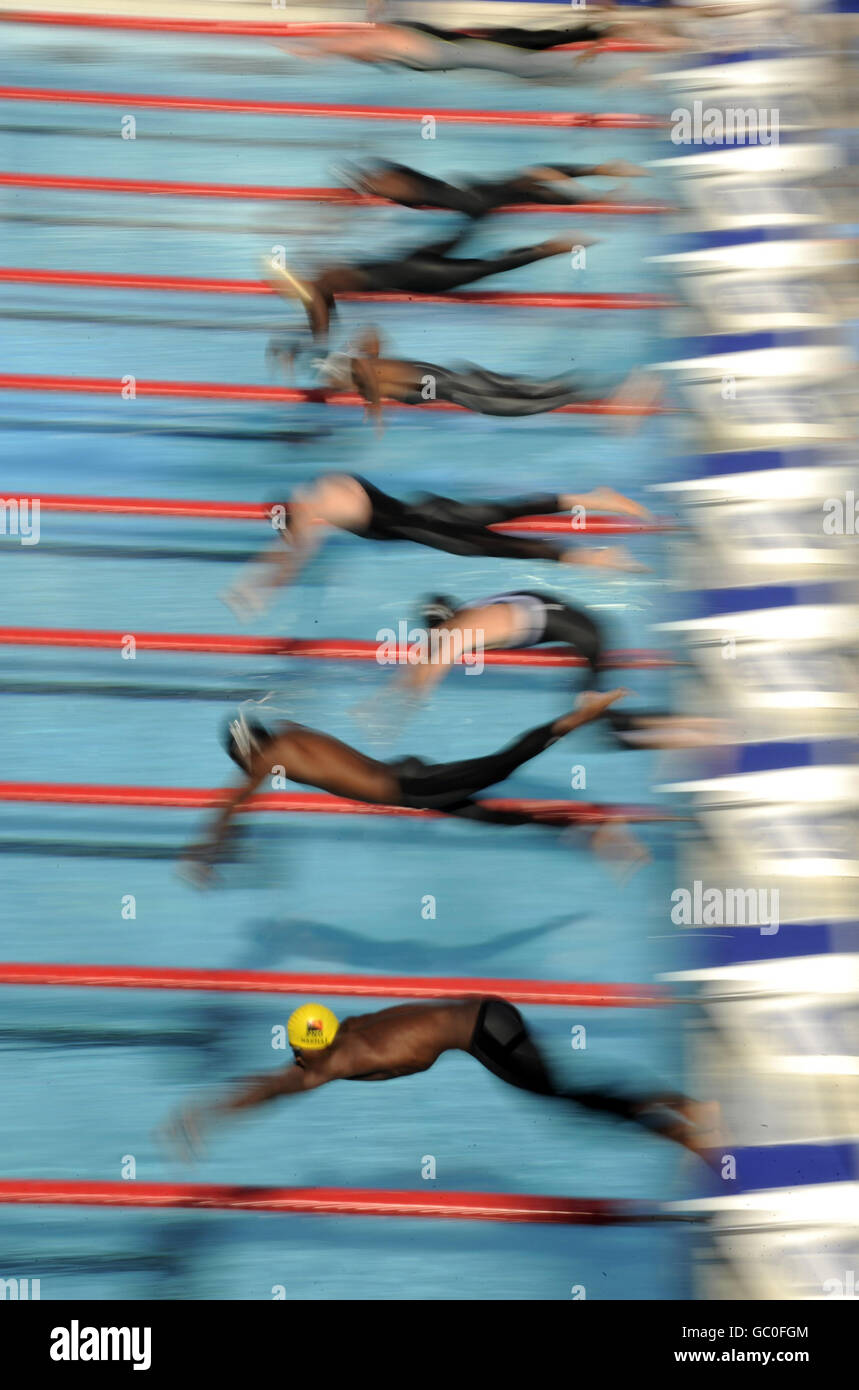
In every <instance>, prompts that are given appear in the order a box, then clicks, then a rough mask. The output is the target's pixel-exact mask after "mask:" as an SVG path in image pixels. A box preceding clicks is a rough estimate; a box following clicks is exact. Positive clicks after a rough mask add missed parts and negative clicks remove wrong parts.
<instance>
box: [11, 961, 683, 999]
mask: <svg viewBox="0 0 859 1390" xmlns="http://www.w3.org/2000/svg"><path fill="white" fill-rule="evenodd" d="M0 985H38V986H62V987H70V988H76V989H165V990H199V991H201V992H205V993H218V994H233V993H235V994H296V995H299V994H302V995H309V996H313V995H316V994H323V995H338V996H340V995H344V996H348V997H350V998H352V997H354V998H358V999H360V998H367V999H370V998H372V999H471V998H474V997H476V996H480V995H487V994H491V995H498V996H501V997H503V998H505V999H510V1000H511V1001H512V1002H513V1003H516V1004H547V1005H565V1006H567V1005H582V1006H586V1007H588V1008H595V1009H621V1008H657V1007H661V1006H663V1005H666V1004H670V1003H671V995H670V994H669V993H668V992H667V991H666V990H661V989H659V988H658V987H657V986H654V985H640V984H620V983H616V982H615V981H611V982H610V983H606V984H598V983H597V984H595V983H592V982H581V981H561V980H508V979H485V978H482V977H474V978H472V977H470V976H465V977H459V976H455V977H450V978H447V977H441V978H433V977H420V978H418V977H414V976H411V975H345V974H337V975H322V974H306V973H301V974H296V973H295V972H293V971H291V972H289V973H288V974H283V973H280V972H275V971H260V970H201V969H179V968H174V967H172V966H151V965H148V966H144V965H64V964H59V963H57V964H54V963H51V964H45V963H44V962H42V961H36V962H23V961H22V962H19V961H4V962H0Z"/></svg>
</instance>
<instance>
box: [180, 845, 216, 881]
mask: <svg viewBox="0 0 859 1390" xmlns="http://www.w3.org/2000/svg"><path fill="white" fill-rule="evenodd" d="M213 853H214V852H213V849H212V846H211V845H210V844H209V843H208V842H204V843H202V844H199V845H191V847H190V849H187V850H186V851H185V853H184V854H183V855H182V858H181V859H180V860H179V863H178V866H177V868H176V872H177V874H178V875H179V877H180V878H183V879H184V880H185V882H186V883H190V884H191V886H192V888H211V887H212V885H213V884H214V883H215V881H216V874H215V865H214V862H213Z"/></svg>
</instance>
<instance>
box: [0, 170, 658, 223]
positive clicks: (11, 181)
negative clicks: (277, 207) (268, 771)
mask: <svg viewBox="0 0 859 1390" xmlns="http://www.w3.org/2000/svg"><path fill="white" fill-rule="evenodd" d="M0 186H6V187H8V188H51V189H57V190H60V191H62V192H75V193H124V194H125V193H139V194H143V195H145V196H152V195H157V196H158V197H170V198H250V199H253V200H255V201H260V200H269V201H276V202H284V203H334V204H336V205H337V206H340V207H374V208H379V207H390V205H391V204H390V200H389V199H388V198H372V197H370V196H369V195H368V194H365V193H356V192H355V191H354V190H353V189H351V188H273V187H272V186H271V185H270V184H238V183H175V182H172V181H171V182H167V181H166V180H163V179H94V178H77V177H72V176H70V175H69V176H66V175H62V174H16V173H9V172H2V171H0ZM424 211H430V212H437V211H439V209H437V208H424ZM668 211H670V209H669V207H668V206H667V204H664V203H600V202H594V203H517V204H514V206H513V207H509V208H507V207H504V208H496V209H495V212H496V213H518V212H574V213H577V214H578V213H586V214H588V215H589V216H590V215H598V216H600V217H604V216H609V215H613V214H622V215H625V216H632V215H646V214H649V213H665V212H668Z"/></svg>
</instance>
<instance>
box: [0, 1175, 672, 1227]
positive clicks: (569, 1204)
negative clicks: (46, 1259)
mask: <svg viewBox="0 0 859 1390" xmlns="http://www.w3.org/2000/svg"><path fill="white" fill-rule="evenodd" d="M0 1203H4V1204H7V1205H18V1206H74V1207H138V1208H139V1207H148V1208H152V1207H160V1208H164V1207H174V1208H175V1207H182V1208H189V1207H191V1208H205V1209H208V1210H219V1211H264V1212H305V1213H313V1214H315V1215H325V1216H406V1217H416V1216H428V1217H449V1218H453V1219H455V1220H460V1221H526V1222H534V1223H538V1224H541V1225H563V1226H612V1225H631V1224H635V1223H637V1222H640V1221H643V1220H662V1219H666V1215H665V1214H664V1213H663V1212H662V1211H661V1209H660V1208H658V1207H654V1206H650V1207H648V1206H647V1205H644V1204H636V1203H632V1202H622V1201H616V1200H612V1199H610V1198H599V1197H542V1196H531V1195H529V1194H524V1193H523V1194H519V1193H503V1192H433V1193H432V1195H428V1194H427V1193H426V1192H424V1191H422V1192H396V1191H391V1190H387V1189H383V1188H379V1189H376V1188H359V1187H356V1188H351V1187H248V1186H240V1187H239V1186H227V1185H214V1184H210V1183H161V1182H134V1183H129V1182H72V1181H67V1180H65V1179H62V1178H58V1179H51V1178H33V1179H27V1178H7V1179H5V1180H3V1181H0Z"/></svg>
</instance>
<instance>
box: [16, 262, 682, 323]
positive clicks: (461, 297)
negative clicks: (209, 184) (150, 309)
mask: <svg viewBox="0 0 859 1390" xmlns="http://www.w3.org/2000/svg"><path fill="white" fill-rule="evenodd" d="M2 282H6V283H7V284H17V285H78V286H85V287H86V288H87V289H104V290H153V291H154V290H158V291H160V290H169V291H171V292H172V291H178V292H180V293H189V294H265V295H270V294H271V293H272V290H271V287H270V286H269V285H267V284H266V282H265V281H264V280H235V279H222V278H220V277H212V276H206V277H200V276H195V275H130V274H123V273H112V272H109V271H95V270H44V269H42V268H41V267H35V266H0V283H2ZM337 299H338V301H343V302H345V303H359V302H361V301H363V302H365V303H371V304H419V303H424V304H495V305H504V306H505V307H507V308H514V309H666V308H670V307H671V305H672V304H673V303H674V301H673V300H671V299H666V298H665V296H664V295H657V294H578V293H572V292H564V291H562V292H557V291H551V292H533V291H530V292H529V291H509V290H507V291H506V290H464V291H462V292H461V293H459V294H406V293H401V292H400V291H396V290H380V291H366V290H365V291H362V292H361V293H360V294H357V293H356V294H338V296H337ZM263 326H264V325H262V324H261V325H260V327H261V328H262V327H263Z"/></svg>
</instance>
